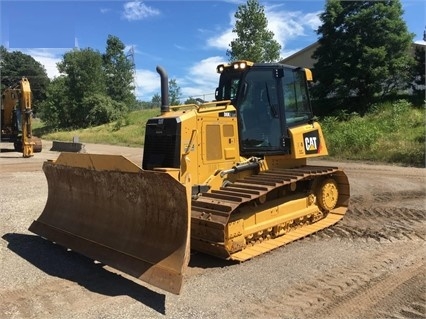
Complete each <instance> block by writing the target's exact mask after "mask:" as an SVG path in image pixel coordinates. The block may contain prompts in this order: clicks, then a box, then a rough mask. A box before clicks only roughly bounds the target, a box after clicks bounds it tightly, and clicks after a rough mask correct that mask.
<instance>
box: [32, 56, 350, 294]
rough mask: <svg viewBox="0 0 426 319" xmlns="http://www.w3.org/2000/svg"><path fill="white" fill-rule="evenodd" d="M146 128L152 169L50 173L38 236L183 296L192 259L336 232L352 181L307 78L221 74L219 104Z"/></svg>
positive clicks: (243, 70) (147, 162) (122, 161)
mask: <svg viewBox="0 0 426 319" xmlns="http://www.w3.org/2000/svg"><path fill="white" fill-rule="evenodd" d="M157 71H158V73H159V74H160V76H161V95H162V107H161V114H160V115H158V116H157V117H154V118H152V119H150V120H148V122H147V123H146V132H145V144H144V152H143V160H142V167H139V166H138V165H136V164H134V163H132V162H130V161H129V160H127V159H126V158H124V157H122V156H115V155H95V154H74V153H62V154H60V156H59V157H58V159H57V160H56V161H48V162H45V163H44V165H43V170H44V172H45V175H46V178H47V182H48V192H49V193H48V199H47V203H46V207H45V209H44V211H43V212H42V214H41V216H40V217H39V218H38V220H36V221H34V222H33V223H32V225H31V226H30V230H31V231H32V232H34V233H36V234H39V235H40V236H42V237H45V238H47V239H49V240H51V241H53V242H56V243H58V244H60V245H63V246H65V247H68V248H70V249H72V250H74V251H76V252H79V253H82V254H84V255H86V256H88V257H90V258H92V259H95V260H98V261H100V262H102V263H104V264H107V265H110V266H112V267H114V268H116V269H118V270H121V271H123V272H125V273H128V274H130V275H132V276H134V277H136V278H139V279H140V280H142V281H145V282H147V283H150V284H152V285H154V286H157V287H159V288H161V289H164V290H166V291H169V292H172V293H179V292H180V289H181V285H182V278H183V274H184V271H185V268H186V267H187V265H188V261H189V252H190V249H194V250H197V251H201V252H204V253H207V254H211V255H214V256H217V257H220V258H224V259H231V260H236V261H244V260H247V259H250V258H253V257H255V256H257V255H260V254H262V253H264V252H267V251H270V250H272V249H274V248H277V247H280V246H282V245H284V244H286V243H289V242H291V241H294V240H297V239H299V238H302V237H304V236H307V235H309V234H312V233H314V232H316V231H318V230H320V229H323V228H325V227H328V226H330V225H333V224H334V223H336V222H337V221H339V220H340V219H341V218H342V217H343V215H344V214H345V213H346V210H347V207H348V202H349V196H350V195H349V182H348V179H347V177H346V175H345V173H344V172H343V171H342V170H340V169H339V168H337V167H330V166H312V165H309V164H308V159H309V158H314V157H318V156H324V155H327V147H326V143H325V140H324V136H323V134H322V131H321V128H320V125H319V124H318V123H317V122H316V121H315V120H314V117H313V114H312V110H311V106H310V100H309V94H308V81H310V80H312V75H311V72H310V71H309V70H308V69H303V68H295V67H291V66H287V65H283V64H255V63H251V62H248V61H238V62H234V63H231V64H226V65H225V64H223V65H219V66H218V67H217V71H218V73H220V80H219V86H218V88H217V89H216V100H215V101H214V102H208V103H203V104H189V105H180V106H169V105H168V86H167V84H168V78H167V74H166V72H165V71H164V70H163V69H162V68H160V67H157Z"/></svg>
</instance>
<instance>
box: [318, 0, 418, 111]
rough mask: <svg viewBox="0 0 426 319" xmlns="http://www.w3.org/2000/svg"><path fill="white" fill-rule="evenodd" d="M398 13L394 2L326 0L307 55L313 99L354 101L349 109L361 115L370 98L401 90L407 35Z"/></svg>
mask: <svg viewBox="0 0 426 319" xmlns="http://www.w3.org/2000/svg"><path fill="white" fill-rule="evenodd" d="M402 14H403V11H402V7H401V3H400V1H399V0H385V1H340V0H328V1H327V2H326V5H325V11H324V12H323V13H322V14H321V15H320V19H321V21H322V22H323V24H322V25H321V26H320V27H319V28H318V30H317V33H318V35H320V38H319V44H320V46H319V47H318V48H317V50H316V51H315V52H314V54H313V58H314V59H317V62H316V63H315V64H314V68H315V70H314V71H315V77H314V78H315V79H316V80H318V84H317V86H316V87H315V89H314V95H315V96H316V97H318V98H324V97H327V96H335V97H337V98H340V99H341V100H342V101H343V103H347V102H348V99H349V97H353V96H355V97H357V98H358V105H357V106H356V107H355V109H354V110H355V111H358V112H361V113H363V112H365V111H366V109H367V107H368V106H369V105H370V104H371V103H372V102H373V98H374V97H375V96H377V95H379V94H381V95H389V94H391V93H395V92H397V90H399V89H403V88H404V87H406V86H407V83H409V80H408V79H409V76H410V68H411V65H412V57H411V54H410V45H411V42H412V39H413V34H410V33H409V32H408V30H407V26H406V24H405V22H404V20H403V19H402Z"/></svg>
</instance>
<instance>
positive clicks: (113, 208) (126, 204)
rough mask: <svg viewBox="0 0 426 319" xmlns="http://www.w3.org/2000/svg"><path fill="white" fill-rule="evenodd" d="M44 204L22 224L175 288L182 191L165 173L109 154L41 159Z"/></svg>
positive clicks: (184, 229)
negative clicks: (35, 216) (34, 217)
mask: <svg viewBox="0 0 426 319" xmlns="http://www.w3.org/2000/svg"><path fill="white" fill-rule="evenodd" d="M43 171H44V173H45V175H46V178H47V183H48V198H47V203H46V207H45V208H44V210H43V212H42V214H41V215H40V217H39V218H38V219H37V220H36V221H34V222H33V223H32V224H31V226H30V228H29V230H30V231H32V232H34V233H36V234H38V235H40V236H42V237H45V238H47V239H49V240H51V241H53V242H56V243H58V244H60V245H62V246H65V247H67V248H70V249H72V250H74V251H76V252H79V253H81V254H83V255H86V256H87V257H89V258H92V259H95V260H98V261H100V262H102V263H104V264H107V265H110V266H112V267H114V268H116V269H118V270H120V271H123V272H125V273H128V274H130V275H132V276H134V277H136V278H139V279H140V280H142V281H145V282H147V283H149V284H152V285H154V286H156V287H159V288H161V289H164V290H166V291H169V292H172V293H175V294H178V293H179V292H180V289H181V285H182V276H183V272H184V270H185V268H186V267H187V265H188V261H189V238H190V228H189V227H190V207H189V205H190V202H189V200H188V198H190V197H189V196H188V194H187V191H186V189H185V186H183V185H182V184H181V183H179V182H178V181H176V180H175V179H174V178H173V177H171V176H170V175H169V174H167V173H163V172H153V171H144V170H142V169H141V168H139V167H138V166H136V165H135V164H133V163H132V162H131V161H129V160H128V159H126V158H124V157H122V156H115V155H95V154H72V153H62V154H61V155H60V156H59V157H58V159H57V160H56V161H55V162H45V163H44V165H43Z"/></svg>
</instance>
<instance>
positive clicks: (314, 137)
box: [303, 130, 320, 154]
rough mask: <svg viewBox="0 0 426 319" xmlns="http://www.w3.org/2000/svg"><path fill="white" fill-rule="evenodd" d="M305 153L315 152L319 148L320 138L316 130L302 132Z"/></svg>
mask: <svg viewBox="0 0 426 319" xmlns="http://www.w3.org/2000/svg"><path fill="white" fill-rule="evenodd" d="M303 144H304V146H305V154H317V153H319V150H320V138H319V134H318V130H315V131H312V132H309V133H305V134H303Z"/></svg>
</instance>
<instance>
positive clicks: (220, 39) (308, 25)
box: [207, 4, 321, 56]
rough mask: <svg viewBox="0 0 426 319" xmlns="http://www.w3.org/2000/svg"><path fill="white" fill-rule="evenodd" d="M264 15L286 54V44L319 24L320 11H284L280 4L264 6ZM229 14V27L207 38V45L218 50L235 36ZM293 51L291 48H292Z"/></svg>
mask: <svg viewBox="0 0 426 319" xmlns="http://www.w3.org/2000/svg"><path fill="white" fill-rule="evenodd" d="M264 8H265V15H266V18H267V20H268V29H269V30H271V31H272V32H273V33H274V39H275V40H276V41H277V42H278V43H279V44H281V47H282V51H281V55H282V56H288V55H289V54H288V50H286V46H287V44H288V43H289V42H290V41H292V40H294V39H297V38H299V37H305V36H308V35H309V34H308V33H311V32H312V30H316V29H317V28H318V26H320V25H321V20H320V19H319V14H320V13H321V11H317V12H308V13H304V12H301V11H286V10H284V9H282V5H281V4H279V5H272V6H264ZM233 15H234V14H232V15H231V18H230V27H228V28H226V29H225V30H223V31H222V32H221V33H219V34H218V35H216V36H214V37H210V38H208V39H207V46H208V47H211V48H216V49H220V50H227V49H229V44H230V43H231V41H232V40H233V39H234V38H235V37H236V34H235V33H233V32H232V29H233V26H234V25H235V18H234V16H233ZM292 51H293V50H292Z"/></svg>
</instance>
